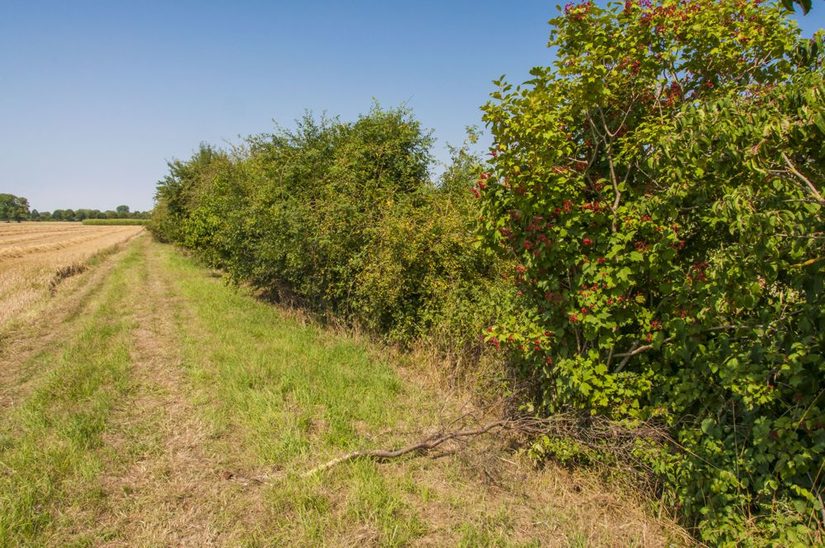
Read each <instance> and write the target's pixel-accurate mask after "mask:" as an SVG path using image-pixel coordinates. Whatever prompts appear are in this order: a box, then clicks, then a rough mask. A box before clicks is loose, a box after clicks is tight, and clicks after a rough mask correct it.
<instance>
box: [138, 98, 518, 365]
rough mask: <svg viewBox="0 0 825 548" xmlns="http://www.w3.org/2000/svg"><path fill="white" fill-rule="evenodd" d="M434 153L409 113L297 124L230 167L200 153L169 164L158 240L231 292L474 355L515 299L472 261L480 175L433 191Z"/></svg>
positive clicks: (231, 159) (465, 166) (481, 259)
mask: <svg viewBox="0 0 825 548" xmlns="http://www.w3.org/2000/svg"><path fill="white" fill-rule="evenodd" d="M431 142H432V140H431V139H430V137H429V136H428V135H427V134H426V133H425V132H423V131H422V130H421V127H420V125H419V123H418V122H417V121H416V120H415V119H414V118H413V117H412V116H411V114H410V113H409V112H408V111H406V110H403V109H398V110H382V109H380V108H378V107H376V108H374V109H373V110H372V111H371V112H370V113H369V114H368V115H365V116H362V117H360V118H359V119H358V120H356V121H355V122H353V123H343V122H341V121H339V120H337V119H326V118H322V119H320V120H316V119H314V118H312V117H310V116H306V117H305V118H304V119H302V120H301V121H300V122H299V123H298V125H297V128H296V129H295V130H294V131H285V130H279V131H278V132H276V133H274V134H272V135H259V136H255V137H251V138H249V139H248V140H247V142H246V144H245V145H244V146H243V147H240V148H239V149H237V150H236V151H235V153H234V154H228V153H225V152H221V151H217V150H214V149H212V148H211V147H208V146H206V145H204V146H202V147H201V149H200V150H199V151H198V152H197V153H196V154H195V155H194V156H193V158H192V159H191V160H189V161H188V162H180V161H176V162H173V163H171V164H170V174H169V176H167V177H166V178H165V179H164V180H162V181H161V182H160V183H159V185H158V192H157V196H156V198H157V199H156V201H157V204H156V207H155V212H154V215H153V220H152V224H151V229H152V231H153V232H154V233H155V234H156V235H157V236H158V238H159V239H161V240H163V241H171V242H176V243H179V244H181V245H184V246H186V247H188V248H191V249H193V250H194V251H195V252H196V253H197V254H198V255H199V256H200V257H201V258H203V259H204V260H205V261H206V262H208V263H209V264H211V265H213V266H217V267H220V268H223V269H224V270H225V271H226V272H227V273H228V274H229V275H230V276H231V277H232V278H233V279H234V280H235V281H238V282H245V283H249V284H251V285H252V286H254V287H256V288H259V289H261V290H264V291H266V292H269V293H270V294H272V295H279V294H281V295H284V294H288V295H289V296H290V298H293V299H294V298H297V299H299V300H300V301H301V302H303V303H304V304H306V305H308V306H310V307H312V308H314V309H315V310H318V311H322V312H324V313H328V314H331V315H334V316H335V317H336V318H339V319H343V320H345V321H348V322H350V323H353V324H358V325H360V326H362V327H364V328H366V329H367V330H369V331H370V332H372V333H376V334H379V335H381V336H384V337H386V338H387V339H388V340H390V341H393V342H398V343H402V344H410V343H412V342H413V341H415V340H418V339H419V338H421V337H423V336H424V335H425V334H434V333H437V340H438V341H439V342H438V346H439V348H441V349H442V350H444V351H449V352H450V353H452V354H458V355H477V354H478V353H479V352H480V349H481V348H482V343H481V341H480V339H479V336H480V334H481V329H482V326H485V325H489V324H490V323H491V322H492V321H493V319H494V315H495V313H496V308H497V307H498V306H499V305H500V301H501V300H504V299H505V293H507V292H508V291H509V289H507V288H506V286H505V285H504V284H503V283H501V282H500V281H498V280H500V277H499V276H497V275H495V273H496V272H497V269H498V268H499V265H500V261H499V260H497V259H495V257H494V256H492V255H491V254H489V253H487V252H485V251H484V250H482V249H480V248H479V246H478V242H477V240H478V237H477V235H476V234H475V233H474V231H473V217H474V216H475V215H476V214H477V211H476V205H475V203H474V200H473V199H472V195H471V193H470V192H469V190H470V187H471V185H472V182H473V181H474V180H475V178H476V176H477V175H478V173H479V171H480V170H481V163H480V161H479V160H478V159H477V158H475V157H474V156H472V155H471V154H470V153H468V152H467V149H466V148H461V149H456V150H454V151H453V163H452V165H451V166H449V167H448V169H447V171H446V172H445V174H444V175H443V176H442V178H441V180H440V181H439V182H437V183H436V182H433V181H432V180H431V179H430V176H429V170H430V167H431V163H432V160H431V157H430V152H429V150H430V146H431Z"/></svg>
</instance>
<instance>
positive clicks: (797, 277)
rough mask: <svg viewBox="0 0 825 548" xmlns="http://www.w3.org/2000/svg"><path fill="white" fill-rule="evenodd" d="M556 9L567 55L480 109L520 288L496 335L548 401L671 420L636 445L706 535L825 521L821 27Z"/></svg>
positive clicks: (629, 418) (769, 11) (636, 8)
mask: <svg viewBox="0 0 825 548" xmlns="http://www.w3.org/2000/svg"><path fill="white" fill-rule="evenodd" d="M551 23H552V25H553V31H552V35H551V41H550V45H551V47H553V48H554V49H555V53H556V61H555V64H554V66H552V67H538V68H535V69H533V71H532V75H533V79H531V80H530V81H529V82H527V83H525V84H524V85H523V86H518V87H513V86H512V85H511V84H508V83H505V82H498V85H499V89H498V91H496V92H495V93H493V94H492V101H491V102H490V103H489V104H488V105H486V106H485V120H486V122H487V123H488V124H489V126H490V127H491V129H492V132H493V135H494V138H495V145H494V146H493V149H492V150H491V154H490V156H491V157H490V161H489V170H488V172H487V173H485V174H484V175H483V176H482V177H481V178H480V179H479V181H478V183H477V187H476V188H477V193H478V195H479V197H480V203H481V207H482V210H483V217H484V219H485V222H484V223H483V227H482V230H483V232H484V233H485V234H486V238H487V241H488V243H489V245H490V246H491V247H492V248H493V249H496V250H497V251H499V252H500V253H502V254H503V255H505V256H507V257H510V258H511V259H512V260H513V261H514V262H515V264H517V266H516V267H515V270H514V272H513V275H512V277H511V279H512V280H514V281H515V283H516V284H517V289H518V291H519V294H520V295H522V299H523V300H524V302H525V303H527V304H526V305H525V306H524V308H523V309H522V310H521V311H520V313H519V314H513V315H511V316H509V317H507V318H503V319H502V320H501V321H500V322H499V323H498V324H497V325H495V326H493V328H492V329H490V330H489V331H488V333H487V335H486V337H487V339H488V340H489V341H490V343H491V344H494V345H496V346H498V345H499V344H501V345H505V346H507V347H508V348H510V349H511V350H512V351H513V352H514V353H515V354H516V355H517V356H518V357H519V360H520V363H521V364H522V368H523V373H524V374H525V376H526V377H528V378H530V379H533V381H534V382H533V386H534V388H535V393H534V404H535V405H536V406H538V409H539V410H540V411H541V412H543V413H553V412H557V411H560V410H576V411H578V412H579V413H581V414H583V415H585V416H587V415H601V416H604V417H608V418H610V419H614V420H617V421H626V422H631V423H640V422H646V423H648V424H658V425H660V426H661V427H662V428H665V429H667V430H668V431H669V433H670V436H671V437H672V443H667V444H661V443H647V442H644V441H642V440H640V443H639V447H638V452H637V456H638V457H639V458H640V459H642V460H643V461H644V462H645V464H646V465H648V466H649V467H651V468H652V469H653V470H655V471H656V473H657V474H658V475H659V477H660V478H662V479H663V480H664V485H665V491H664V495H663V496H664V497H665V498H669V500H670V501H671V503H672V505H673V506H674V507H676V508H678V509H679V510H680V512H681V514H682V515H683V516H684V519H685V521H686V523H687V524H688V525H689V526H691V527H695V528H696V531H697V534H698V535H699V536H700V537H701V538H702V539H703V540H705V541H707V542H711V543H719V542H731V541H734V542H735V541H741V540H743V539H744V538H746V537H749V538H751V539H753V538H756V537H753V535H757V537H758V538H763V539H772V540H773V541H777V540H779V539H781V540H783V541H786V542H790V541H797V542H808V541H810V540H811V539H815V538H816V534H817V533H816V531H817V530H818V531H820V533H819V534H821V530H822V529H821V528H822V527H823V523H822V520H823V518H822V516H823V515H825V514H823V506H822V505H823V495H822V493H823V487H825V469H823V462H825V459H823V454H825V382H824V379H825V317H824V316H823V310H825V297H823V295H825V291H823V280H824V279H825V275H824V274H823V272H825V271H824V270H823V269H824V268H825V218H824V217H823V206H825V202H824V201H823V198H822V193H823V180H825V145H823V143H825V117H823V116H824V115H823V112H825V86H824V85H823V69H822V59H823V57H822V43H821V38H820V39H819V40H818V41H817V40H814V41H803V40H801V39H799V38H798V33H797V31H796V29H795V27H794V25H793V23H792V22H791V21H790V20H789V19H788V18H787V13H786V12H785V11H784V10H783V8H781V7H779V6H776V5H769V4H762V3H759V2H752V1H746V0H737V1H725V2H719V1H713V0H694V1H684V0H660V1H653V2H647V1H643V2H641V3H639V2H635V1H628V2H627V3H625V4H624V5H617V4H611V5H610V6H609V7H607V8H603V7H600V6H598V5H596V4H593V3H591V2H585V3H583V4H568V5H567V6H566V7H565V8H564V13H563V14H562V15H561V16H559V17H558V18H556V19H554V20H553V21H552V22H551ZM554 443H555V442H554ZM550 445H552V444H550ZM549 452H551V453H552V451H549ZM536 453H537V454H546V453H548V448H547V446H545V447H542V444H541V443H539V444H538V445H537V447H536Z"/></svg>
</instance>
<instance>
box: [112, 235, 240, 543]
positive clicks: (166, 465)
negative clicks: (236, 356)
mask: <svg viewBox="0 0 825 548" xmlns="http://www.w3.org/2000/svg"><path fill="white" fill-rule="evenodd" d="M138 245H139V246H140V249H141V253H142V255H143V258H144V262H143V264H142V265H141V270H140V272H136V273H135V274H136V275H137V277H138V279H137V280H136V283H135V284H134V285H133V292H134V293H133V295H132V297H131V298H130V299H129V300H130V301H131V302H134V303H135V306H134V309H133V314H134V315H133V320H134V323H135V329H134V331H133V350H132V371H131V374H132V380H133V386H132V389H131V391H130V392H131V394H130V398H129V399H128V400H126V401H124V402H123V405H122V406H120V407H119V409H117V410H116V412H115V413H114V415H113V417H112V423H111V427H110V429H109V430H110V432H111V434H110V435H109V436H107V440H106V441H107V443H108V444H109V445H110V447H111V449H112V453H113V456H114V459H115V461H116V462H115V465H114V466H113V469H112V470H110V471H109V472H108V473H107V475H106V476H105V477H104V479H103V485H104V489H105V491H106V493H107V495H108V504H107V506H108V512H107V515H106V516H102V517H103V520H102V521H101V526H102V528H103V529H107V530H111V531H116V532H117V533H116V535H117V536H116V538H115V539H112V540H111V541H110V542H108V543H107V545H124V546H147V545H151V546H155V545H158V546H160V545H164V546H169V545H186V546H209V545H215V544H226V543H227V542H228V541H229V540H230V538H231V537H230V535H228V531H226V530H223V531H222V530H220V529H219V528H218V527H217V526H218V524H220V523H221V522H222V521H223V520H224V516H225V514H226V513H228V512H235V513H238V512H237V510H238V507H239V506H242V505H243V504H244V503H246V502H247V501H244V500H239V499H238V497H237V494H238V491H237V489H235V488H234V486H233V485H232V484H229V483H227V482H226V481H223V478H222V467H221V462H220V461H219V459H217V458H215V456H214V455H212V454H210V452H209V451H208V449H207V446H208V440H209V438H210V436H212V431H211V429H210V428H209V427H208V426H207V425H206V424H204V422H203V421H202V420H200V419H199V414H198V412H197V410H196V409H195V408H194V406H193V404H192V403H191V401H190V398H189V394H188V392H189V390H188V389H187V382H186V380H185V379H184V371H183V369H182V363H181V352H180V341H179V340H178V336H177V325H176V319H175V315H176V313H177V311H179V309H180V306H181V303H180V301H179V298H178V297H177V296H176V295H175V294H174V291H173V290H172V288H171V286H170V280H169V279H168V277H167V276H168V273H167V272H166V271H165V270H164V269H163V268H162V266H161V265H160V264H158V257H157V255H156V253H153V252H152V249H151V248H150V247H149V245H147V242H141V243H139V244H138ZM129 456H131V458H124V457H129ZM119 459H122V461H121V462H117V460H119Z"/></svg>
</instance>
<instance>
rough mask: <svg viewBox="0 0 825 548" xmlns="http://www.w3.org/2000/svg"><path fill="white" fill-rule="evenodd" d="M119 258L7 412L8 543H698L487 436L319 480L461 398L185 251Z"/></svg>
mask: <svg viewBox="0 0 825 548" xmlns="http://www.w3.org/2000/svg"><path fill="white" fill-rule="evenodd" d="M107 260H109V259H107ZM111 260H118V261H120V262H119V263H117V265H116V267H115V268H114V269H113V270H112V273H111V274H110V275H109V276H108V278H107V279H106V280H105V282H104V283H103V284H102V286H101V288H100V289H99V290H98V291H96V292H94V293H92V295H91V296H90V297H89V303H88V305H87V307H86V310H87V313H86V314H85V315H82V316H80V317H77V318H74V319H72V320H71V325H67V326H66V328H65V329H66V337H65V339H62V340H61V343H60V344H59V345H58V346H56V347H47V348H44V349H43V350H42V351H41V352H40V353H36V354H34V355H33V356H32V357H31V358H29V359H28V360H27V362H26V363H25V364H24V366H23V367H22V368H21V372H20V375H19V378H20V379H21V380H22V379H24V378H25V380H26V383H27V385H28V390H27V391H26V395H25V397H23V398H22V399H21V400H20V401H17V402H16V403H15V404H14V405H12V406H10V407H8V408H7V409H2V408H0V546H12V545H21V544H26V545H43V544H51V545H56V544H73V545H86V544H91V545H98V544H103V543H105V544H111V545H169V544H176V545H205V544H218V545H248V546H259V545H260V546H267V545H283V544H287V543H289V544H293V545H298V546H317V545H331V546H332V545H334V546H337V545H353V544H367V545H382V546H399V545H408V544H424V545H465V546H479V545H490V546H536V545H617V544H618V545H660V544H662V543H664V542H665V541H666V539H668V538H671V539H675V540H677V541H678V540H679V539H680V538H681V537H680V533H679V532H678V530H676V529H675V528H673V527H672V526H671V525H669V524H668V523H666V522H660V521H657V520H655V519H652V518H650V517H648V516H647V515H646V514H645V512H643V511H642V510H641V508H640V504H639V503H638V502H636V501H634V500H632V499H630V498H627V497H625V496H623V495H620V494H618V495H617V494H615V493H612V492H610V491H607V490H605V489H604V488H603V486H601V485H599V484H598V483H597V482H595V481H593V480H592V478H588V477H586V476H573V475H569V474H567V473H566V472H564V471H561V470H550V471H549V472H548V473H536V472H533V471H531V470H530V469H529V468H528V467H524V466H522V465H521V461H518V462H515V461H514V460H513V459H516V458H515V457H513V456H512V455H506V457H507V461H509V462H510V464H505V465H502V462H504V461H501V460H500V459H499V458H498V457H499V456H501V455H502V454H503V453H501V449H500V448H498V449H497V448H496V447H495V446H492V447H491V446H489V445H484V443H486V442H479V443H482V445H475V446H472V447H471V448H470V451H466V452H462V453H461V454H458V455H455V456H452V457H449V458H443V459H438V460H431V459H407V460H399V461H395V462H392V463H387V464H376V463H372V462H355V463H351V464H346V465H342V466H340V467H337V468H335V469H333V470H331V471H328V472H326V473H323V474H319V475H317V476H315V477H312V478H307V479H302V478H300V477H299V473H300V472H302V471H303V470H306V469H308V468H311V467H312V466H314V465H315V464H317V463H319V462H324V461H326V460H328V459H329V458H332V457H334V456H337V455H338V454H340V453H343V452H346V451H349V450H352V449H354V448H364V447H376V446H381V447H392V446H396V445H399V444H401V443H403V442H406V441H409V440H410V439H412V438H416V437H418V436H419V434H420V432H421V431H424V430H427V429H428V428H431V427H432V426H433V425H437V424H438V422H439V420H441V419H443V418H444V417H452V416H455V415H456V414H458V413H459V412H460V410H459V409H458V403H457V402H455V401H452V400H450V398H446V397H444V395H443V394H436V393H433V392H432V391H428V390H422V389H421V388H420V387H418V386H417V385H415V384H414V383H411V382H410V381H404V380H402V377H400V376H399V375H398V372H397V369H396V367H397V366H395V365H394V364H393V363H390V362H389V361H388V360H387V359H386V357H385V356H382V355H381V353H380V349H376V348H374V347H372V346H371V345H370V344H369V343H368V342H366V341H364V340H361V339H358V338H354V337H352V336H349V335H346V334H342V333H335V332H331V331H329V330H325V329H322V328H320V327H317V326H315V325H312V324H311V323H310V322H306V321H303V320H302V319H301V318H300V317H296V316H295V315H289V314H287V313H285V312H283V311H281V310H279V309H277V308H276V307H273V306H270V305H268V304H266V303H262V302H260V301H257V300H255V299H254V298H252V297H251V296H250V295H247V294H245V292H244V291H239V290H236V289H234V288H232V287H228V286H226V285H225V284H224V283H223V282H222V281H221V280H220V279H219V278H216V277H214V276H212V275H210V273H209V272H208V271H206V270H205V269H203V268H201V267H199V266H197V265H196V264H195V263H194V262H193V261H191V260H190V259H188V258H186V257H184V256H182V255H180V254H178V253H177V252H176V251H175V250H174V249H173V248H171V247H167V246H161V245H159V244H156V243H153V242H151V241H150V240H149V238H139V239H138V240H137V241H134V242H133V243H132V244H130V248H129V251H128V252H127V253H125V254H121V255H118V256H117V257H115V258H113V259H111ZM0 357H1V356H0ZM8 376H9V375H6V377H8ZM481 447H484V448H486V449H487V451H485V452H474V450H473V449H479V448H481ZM516 460H518V459H516ZM581 493H584V495H582V494H581ZM585 495H586V496H585Z"/></svg>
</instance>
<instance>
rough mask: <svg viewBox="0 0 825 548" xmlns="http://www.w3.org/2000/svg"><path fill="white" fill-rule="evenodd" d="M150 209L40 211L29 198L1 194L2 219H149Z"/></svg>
mask: <svg viewBox="0 0 825 548" xmlns="http://www.w3.org/2000/svg"><path fill="white" fill-rule="evenodd" d="M149 216H150V212H149V211H130V209H129V206H127V205H119V206H117V207H116V208H115V209H114V210H111V209H109V210H106V211H101V210H99V209H85V208H82V209H55V210H54V211H38V210H36V209H30V207H29V201H28V199H26V198H24V197H22V196H15V195H13V194H0V221H5V222H7V223H8V222H11V221H16V222H18V223H19V222H21V221H83V220H84V219H148V218H149Z"/></svg>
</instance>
